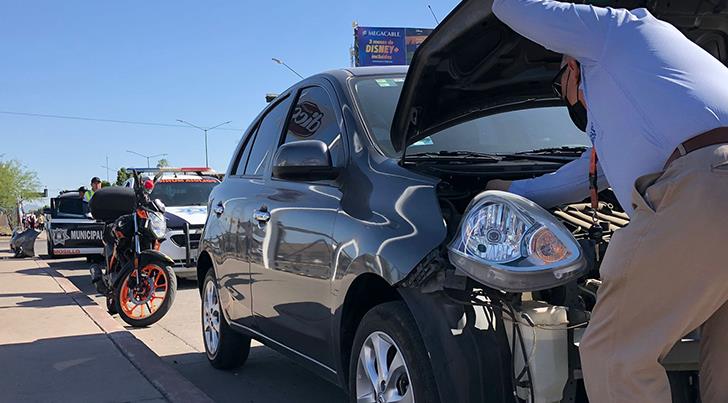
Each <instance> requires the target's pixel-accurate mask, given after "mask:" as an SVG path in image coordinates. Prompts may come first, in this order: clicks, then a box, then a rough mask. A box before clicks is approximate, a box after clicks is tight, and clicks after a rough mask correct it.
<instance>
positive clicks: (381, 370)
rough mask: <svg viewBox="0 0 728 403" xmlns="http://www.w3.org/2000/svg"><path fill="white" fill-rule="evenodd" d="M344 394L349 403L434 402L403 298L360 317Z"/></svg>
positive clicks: (432, 385)
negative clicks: (346, 393) (347, 383)
mask: <svg viewBox="0 0 728 403" xmlns="http://www.w3.org/2000/svg"><path fill="white" fill-rule="evenodd" d="M349 396H350V400H351V401H352V402H372V403H385V402H417V403H431V402H439V400H440V399H439V397H438V395H437V388H436V386H435V378H434V375H433V373H432V367H431V365H430V359H429V356H428V354H427V351H426V349H425V345H424V342H423V341H422V337H421V336H420V333H419V331H418V330H417V325H416V324H415V321H414V318H413V317H412V315H411V314H410V312H409V310H408V309H407V307H406V305H405V304H404V303H403V302H399V301H397V302H387V303H384V304H381V305H377V306H376V307H374V308H372V309H371V310H370V311H369V312H367V314H366V315H364V318H363V319H362V321H361V323H360V324H359V328H358V329H357V331H356V335H355V336H354V346H353V348H352V353H351V358H350V360H349Z"/></svg>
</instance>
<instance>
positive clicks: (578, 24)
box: [493, 0, 621, 62]
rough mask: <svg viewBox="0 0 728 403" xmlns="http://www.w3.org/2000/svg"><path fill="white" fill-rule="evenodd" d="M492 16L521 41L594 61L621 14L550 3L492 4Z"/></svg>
mask: <svg viewBox="0 0 728 403" xmlns="http://www.w3.org/2000/svg"><path fill="white" fill-rule="evenodd" d="M493 13H494V14H495V15H496V16H497V17H498V19H500V20H501V21H503V22H504V23H505V24H506V25H508V26H509V27H511V29H513V30H514V31H516V32H518V33H519V34H521V35H523V36H524V37H526V38H528V39H530V40H532V41H533V42H536V43H539V44H541V45H543V46H544V47H546V48H547V49H550V50H552V51H554V52H557V53H562V54H567V55H569V56H573V57H574V58H576V59H578V60H579V61H582V62H583V61H584V60H591V61H597V60H598V59H599V57H600V56H601V54H602V51H603V49H604V46H605V43H606V41H607V36H608V34H609V30H610V27H611V25H612V24H614V23H615V22H616V21H617V19H618V15H621V12H620V11H618V10H615V9H610V8H602V7H594V6H590V5H585V4H572V3H562V2H558V1H552V0H495V1H494V2H493Z"/></svg>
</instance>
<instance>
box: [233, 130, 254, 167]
mask: <svg viewBox="0 0 728 403" xmlns="http://www.w3.org/2000/svg"><path fill="white" fill-rule="evenodd" d="M255 131H256V130H255V129H253V130H251V131H250V134H248V136H247V138H246V139H245V145H244V146H243V147H242V148H241V150H240V152H239V153H238V158H237V159H236V160H235V168H234V169H233V171H232V173H231V174H232V175H243V174H244V173H245V164H246V163H247V162H248V157H250V150H251V149H252V148H253V137H255Z"/></svg>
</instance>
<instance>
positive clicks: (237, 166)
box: [210, 95, 291, 327]
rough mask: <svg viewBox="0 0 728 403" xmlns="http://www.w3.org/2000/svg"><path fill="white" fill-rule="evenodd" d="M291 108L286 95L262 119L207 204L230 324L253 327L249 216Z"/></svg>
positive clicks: (262, 185) (252, 130)
mask: <svg viewBox="0 0 728 403" xmlns="http://www.w3.org/2000/svg"><path fill="white" fill-rule="evenodd" d="M290 106H291V97H290V96H287V95H284V96H281V97H279V100H278V101H277V102H276V103H274V104H273V105H271V106H270V107H269V108H268V109H267V110H266V111H265V112H264V113H263V114H262V117H261V118H260V119H259V120H258V121H257V122H256V123H255V124H254V125H253V129H251V130H250V133H249V134H248V135H247V136H246V137H245V140H244V141H243V143H242V144H241V146H240V147H238V150H237V152H236V157H235V159H234V160H233V163H232V165H233V166H232V167H231V169H230V172H229V174H228V177H227V178H226V179H225V180H224V181H223V182H222V184H220V185H218V186H217V187H216V188H215V190H214V192H213V196H212V200H211V203H210V208H211V211H210V216H211V217H215V219H216V221H217V223H218V224H219V226H220V237H219V238H220V240H219V243H220V253H219V257H218V259H219V263H218V265H217V276H218V281H219V283H220V286H221V288H222V289H223V290H224V291H225V292H224V293H223V297H222V302H223V307H224V309H225V311H226V312H227V313H228V317H229V318H230V319H231V320H233V321H235V322H236V323H238V324H240V325H243V326H246V327H254V322H253V317H252V313H253V310H252V309H253V300H252V290H251V286H250V284H251V281H252V280H251V275H250V259H249V255H248V250H249V245H248V244H249V238H250V236H251V231H252V229H251V227H250V220H249V217H251V216H252V214H253V213H252V212H253V210H254V206H253V204H252V203H253V201H254V200H255V199H256V197H257V195H258V194H259V193H260V192H262V191H263V189H264V184H263V177H262V174H263V169H262V168H261V166H265V164H266V163H265V161H266V160H269V159H270V158H271V157H272V153H273V152H274V151H275V149H276V147H277V146H278V142H279V138H280V133H281V130H282V128H283V124H284V123H285V120H286V117H287V116H288V112H289V109H290ZM226 297H227V298H226Z"/></svg>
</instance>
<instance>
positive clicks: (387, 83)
mask: <svg viewBox="0 0 728 403" xmlns="http://www.w3.org/2000/svg"><path fill="white" fill-rule="evenodd" d="M374 81H376V82H377V85H379V86H380V87H396V86H398V85H399V84H401V83H402V82H404V78H378V79H376V80H374Z"/></svg>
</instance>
